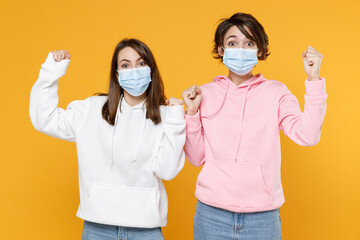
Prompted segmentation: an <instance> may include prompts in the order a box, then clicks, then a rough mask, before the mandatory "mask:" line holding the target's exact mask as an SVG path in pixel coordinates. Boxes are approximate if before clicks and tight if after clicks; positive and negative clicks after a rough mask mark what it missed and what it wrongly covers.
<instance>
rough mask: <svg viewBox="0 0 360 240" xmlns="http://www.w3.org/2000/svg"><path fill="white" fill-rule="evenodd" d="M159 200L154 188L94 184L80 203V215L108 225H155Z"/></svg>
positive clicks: (158, 217) (158, 215)
mask: <svg viewBox="0 0 360 240" xmlns="http://www.w3.org/2000/svg"><path fill="white" fill-rule="evenodd" d="M159 203H160V194H159V191H158V190H157V189H155V188H132V187H122V186H117V185H111V184H94V185H93V186H92V187H91V191H90V196H89V198H88V199H87V201H86V203H85V205H84V213H85V214H84V215H85V218H86V217H87V218H88V219H89V220H95V221H98V222H102V223H105V224H111V225H120V226H133V227H157V226H160V214H159Z"/></svg>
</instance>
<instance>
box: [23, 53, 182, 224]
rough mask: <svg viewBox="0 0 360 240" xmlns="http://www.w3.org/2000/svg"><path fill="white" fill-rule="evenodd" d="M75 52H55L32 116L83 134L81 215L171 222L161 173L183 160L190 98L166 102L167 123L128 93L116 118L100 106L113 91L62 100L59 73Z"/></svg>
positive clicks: (166, 175)
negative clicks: (132, 102)
mask: <svg viewBox="0 0 360 240" xmlns="http://www.w3.org/2000/svg"><path fill="white" fill-rule="evenodd" d="M69 63H70V60H62V61H60V62H55V60H54V59H53V56H52V54H51V53H49V55H48V57H47V59H46V61H45V63H43V64H42V66H41V70H40V74H39V78H38V80H37V81H36V83H35V85H34V86H33V88H32V90H31V96H30V118H31V121H32V123H33V125H34V127H35V128H36V129H37V130H39V131H40V132H43V133H45V134H47V135H50V136H53V137H56V138H60V139H64V140H67V141H72V142H76V146H77V153H78V162H79V185H80V187H79V189H80V205H79V208H78V211H77V216H78V217H79V218H82V219H84V220H87V221H92V222H96V223H102V224H109V225H118V226H128V227H141V228H153V227H164V226H165V225H166V222H167V219H166V217H167V210H168V199H167V195H166V191H165V188H164V184H163V182H162V180H161V179H165V180H170V179H172V178H174V177H175V176H176V175H177V174H178V173H179V172H180V170H181V169H182V168H183V166H184V160H185V155H184V152H183V146H184V144H185V138H186V136H185V124H186V122H185V120H184V109H183V106H172V107H169V106H161V107H160V113H161V123H159V124H158V125H155V124H154V123H153V122H152V121H151V119H146V117H145V116H146V108H145V107H144V104H145V101H144V102H143V103H141V104H139V105H136V106H133V107H131V106H129V105H128V104H127V103H126V101H125V100H124V98H122V101H121V110H122V111H121V112H120V109H119V108H120V104H119V108H118V111H117V115H116V116H117V117H116V120H115V126H112V125H110V124H108V123H107V122H106V121H105V120H104V119H103V118H102V114H101V110H102V107H103V105H104V103H105V101H106V100H107V97H106V96H94V97H89V98H87V99H85V100H80V101H73V102H71V103H70V104H69V105H68V107H67V109H66V110H64V109H61V108H59V107H58V93H57V90H58V81H57V80H58V79H59V78H60V77H62V76H64V75H65V72H66V69H67V67H68V65H69Z"/></svg>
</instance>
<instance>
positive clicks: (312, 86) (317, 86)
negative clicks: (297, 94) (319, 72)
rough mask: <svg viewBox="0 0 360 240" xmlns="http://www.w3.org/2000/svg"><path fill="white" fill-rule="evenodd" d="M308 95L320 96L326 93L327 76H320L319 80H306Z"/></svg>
mask: <svg viewBox="0 0 360 240" xmlns="http://www.w3.org/2000/svg"><path fill="white" fill-rule="evenodd" d="M305 88H306V95H308V96H319V95H323V94H325V93H326V84H325V78H320V80H317V81H309V80H308V79H306V81H305Z"/></svg>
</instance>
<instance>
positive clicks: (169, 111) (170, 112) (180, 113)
mask: <svg viewBox="0 0 360 240" xmlns="http://www.w3.org/2000/svg"><path fill="white" fill-rule="evenodd" d="M166 119H170V120H171V119H176V120H183V119H184V106H183V105H176V106H167V107H166Z"/></svg>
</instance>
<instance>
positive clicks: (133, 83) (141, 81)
mask: <svg viewBox="0 0 360 240" xmlns="http://www.w3.org/2000/svg"><path fill="white" fill-rule="evenodd" d="M117 72H118V80H119V84H120V86H121V87H122V88H123V89H125V91H126V92H128V93H129V94H130V95H132V96H140V95H141V94H143V93H144V92H145V91H146V89H147V88H148V87H149V84H150V82H151V70H150V68H149V67H148V66H146V67H141V68H132V69H125V70H117Z"/></svg>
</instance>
